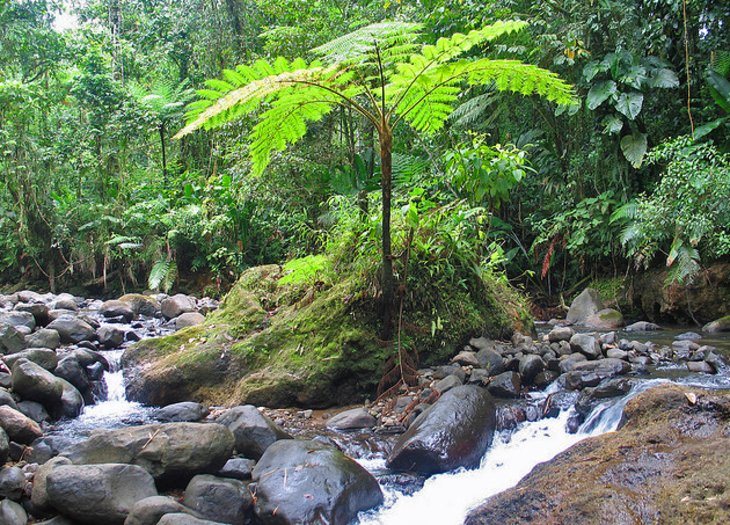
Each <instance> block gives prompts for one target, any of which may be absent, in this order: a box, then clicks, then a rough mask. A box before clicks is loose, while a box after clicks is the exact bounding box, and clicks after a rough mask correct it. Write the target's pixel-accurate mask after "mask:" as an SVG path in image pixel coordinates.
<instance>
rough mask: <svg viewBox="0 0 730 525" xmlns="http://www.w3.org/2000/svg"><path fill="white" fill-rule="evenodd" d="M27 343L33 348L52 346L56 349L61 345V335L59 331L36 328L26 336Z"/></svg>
mask: <svg viewBox="0 0 730 525" xmlns="http://www.w3.org/2000/svg"><path fill="white" fill-rule="evenodd" d="M25 341H26V344H27V345H28V346H29V347H31V348H50V349H51V350H56V349H57V348H58V347H59V346H61V336H59V335H58V332H56V331H55V330H51V329H48V328H41V329H39V330H36V331H35V332H33V333H32V334H30V335H29V336H27V337H26V338H25Z"/></svg>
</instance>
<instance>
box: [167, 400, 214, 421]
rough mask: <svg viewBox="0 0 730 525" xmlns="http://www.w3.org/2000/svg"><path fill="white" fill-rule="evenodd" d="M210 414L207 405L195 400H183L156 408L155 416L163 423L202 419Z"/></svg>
mask: <svg viewBox="0 0 730 525" xmlns="http://www.w3.org/2000/svg"><path fill="white" fill-rule="evenodd" d="M208 414H210V410H208V407H207V406H205V405H203V404H201V403H196V402H194V401H183V402H181V403H173V404H172V405H167V406H166V407H162V408H159V409H157V410H155V412H154V417H155V418H157V419H158V420H160V421H162V422H163V423H180V422H195V421H200V420H201V419H205V418H206V417H207V416H208Z"/></svg>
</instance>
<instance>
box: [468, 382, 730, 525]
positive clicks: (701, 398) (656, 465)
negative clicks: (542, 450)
mask: <svg viewBox="0 0 730 525" xmlns="http://www.w3.org/2000/svg"><path fill="white" fill-rule="evenodd" d="M624 418H625V420H626V424H625V426H624V427H623V428H622V429H621V430H619V431H618V432H611V433H608V434H604V435H602V436H598V437H595V438H589V439H586V440H584V441H582V442H580V443H578V444H577V445H574V446H573V447H571V448H569V449H568V450H566V451H565V452H563V453H561V454H559V455H558V456H556V457H555V458H554V459H553V460H552V461H549V462H547V463H543V464H541V465H538V466H537V467H535V469H533V471H532V472H531V473H530V474H528V475H527V476H526V477H525V478H524V479H523V480H522V481H520V483H519V484H518V485H517V486H516V487H514V488H512V489H509V490H507V491H505V492H502V493H500V494H498V495H496V496H493V497H491V498H489V499H488V500H487V501H486V502H485V503H484V504H482V505H481V506H479V507H477V508H476V509H474V510H473V511H472V512H471V513H470V514H469V516H468V517H467V520H466V523H467V525H479V524H486V523H504V524H518V523H528V522H529V523H581V524H585V525H591V524H596V525H598V524H603V523H664V524H667V525H670V524H677V525H684V524H687V523H730V456H728V454H727V449H728V446H730V435H729V433H728V430H729V429H730V394H729V393H728V392H717V391H715V392H710V391H702V390H698V389H692V388H686V387H680V386H662V387H658V388H654V389H651V390H648V391H647V392H644V393H643V394H640V395H639V396H637V397H635V398H634V399H632V400H631V401H630V402H629V403H628V404H627V406H626V409H625V411H624Z"/></svg>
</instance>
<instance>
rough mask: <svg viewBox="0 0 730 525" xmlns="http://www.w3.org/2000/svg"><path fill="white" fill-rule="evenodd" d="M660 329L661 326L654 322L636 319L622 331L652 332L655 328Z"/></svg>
mask: <svg viewBox="0 0 730 525" xmlns="http://www.w3.org/2000/svg"><path fill="white" fill-rule="evenodd" d="M661 329H662V327H661V326H659V325H658V324H656V323H650V322H648V321H637V322H635V323H632V324H630V325H628V326H627V327H626V328H624V331H626V332H654V331H656V330H661Z"/></svg>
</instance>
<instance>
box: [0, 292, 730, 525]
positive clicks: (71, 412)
mask: <svg viewBox="0 0 730 525" xmlns="http://www.w3.org/2000/svg"><path fill="white" fill-rule="evenodd" d="M0 305H2V312H0V346H1V347H2V353H3V357H2V362H3V363H4V364H5V367H6V368H5V370H4V371H3V372H0V385H2V389H0V427H2V429H3V431H4V432H0V456H2V457H0V459H1V460H2V462H3V463H4V464H5V466H4V467H3V468H2V470H0V497H2V498H3V499H2V501H0V523H8V524H13V525H14V524H16V523H17V524H22V523H35V522H38V523H40V522H41V521H39V520H43V519H46V520H47V521H45V522H43V523H49V524H56V525H58V524H69V523H89V524H98V523H120V524H121V523H126V524H130V525H134V524H150V525H153V524H156V523H160V524H205V523H209V524H210V523H230V524H243V523H263V524H268V523H272V524H278V523H341V524H344V523H350V522H359V523H362V524H383V525H384V524H402V523H410V522H420V523H434V524H436V523H438V524H444V523H454V524H456V523H463V522H464V520H465V519H468V520H469V522H470V523H491V522H492V521H491V520H492V518H491V516H496V515H500V516H507V515H510V516H512V517H511V518H510V519H512V521H509V520H507V519H506V518H505V520H506V521H507V522H514V523H520V522H523V521H525V520H532V521H535V520H537V521H538V522H546V523H547V522H560V521H561V519H562V518H560V516H563V515H570V516H572V517H571V519H572V520H573V521H576V520H577V522H579V523H583V522H585V523H589V522H590V520H588V521H586V520H585V519H584V520H581V519H580V518H579V517H576V516H580V513H581V512H586V513H590V512H595V510H596V508H598V507H596V506H591V505H589V504H588V503H587V502H588V501H589V500H591V499H592V498H595V497H597V496H596V494H598V493H597V492H596V490H597V489H595V486H596V484H597V483H598V484H599V485H600V484H601V483H603V484H604V485H605V486H609V485H610V484H609V485H606V483H605V480H607V479H608V480H610V481H611V483H614V485H610V487H612V488H608V489H604V491H603V492H600V491H599V492H600V494H599V496H600V498H603V500H607V501H612V500H613V499H615V498H616V497H617V496H616V495H612V494H614V492H615V494H618V495H621V496H620V498H619V500H617V501H620V505H622V507H620V509H619V510H616V509H614V510H615V512H616V514H615V515H616V516H620V517H621V519H619V521H621V520H623V519H624V517H625V516H628V515H631V512H634V511H635V510H636V509H637V508H641V509H650V510H648V511H646V512H644V511H642V512H644V514H641V515H642V516H644V515H646V516H650V515H651V516H656V515H661V513H662V512H665V513H666V512H669V511H668V510H666V509H675V507H677V505H679V504H678V503H677V504H675V503H676V502H674V498H675V497H678V498H680V500H679V501H682V498H684V497H685V496H687V494H684V493H682V494H680V491H679V487H681V483H678V482H677V483H675V482H673V483H672V484H665V483H663V479H664V477H665V476H674V478H672V479H674V480H676V479H683V478H682V476H686V477H687V479H690V480H691V481H692V482H693V483H694V484H695V485H696V484H697V483H699V482H700V481H702V479H701V478H702V476H701V475H700V474H698V473H697V472H696V471H692V470H691V469H690V466H691V463H692V462H691V460H687V459H686V458H687V457H696V458H700V459H701V460H702V461H701V464H702V466H703V469H706V470H707V471H708V475H707V477H706V479H707V480H708V481H707V483H705V485H707V487H709V488H706V489H703V490H704V492H702V491H697V490H694V491H692V493H691V494H690V496H689V497H691V501H692V502H693V503H692V505H694V507H693V508H695V509H699V508H701V507H702V505H701V502H702V501H704V500H701V499H698V498H700V495H702V494H703V495H704V496H703V497H705V498H714V499H710V500H709V501H711V502H712V505H711V506H712V509H714V510H712V512H711V513H709V514H707V513H705V514H706V515H708V516H711V517H712V519H715V520H717V519H719V517H723V516H724V517H727V514H728V513H727V511H726V510H723V509H726V508H728V507H727V506H725V505H724V503H722V502H723V501H725V497H726V487H725V484H724V481H721V480H722V479H726V477H725V478H723V477H722V472H723V471H722V469H724V468H725V467H724V466H723V465H724V462H723V461H719V460H718V461H715V460H712V458H715V455H713V454H714V453H713V452H711V451H705V447H706V446H712V447H715V448H716V449H721V447H722V446H726V445H727V443H725V442H726V441H727V440H728V439H730V438H729V437H728V436H730V430H727V429H728V428H730V426H728V425H727V424H726V423H725V420H726V410H725V409H724V408H723V407H725V406H726V405H727V404H730V401H728V399H730V398H729V397H728V396H727V395H726V394H725V393H724V392H723V391H722V390H718V389H724V388H728V387H730V378H729V377H728V374H727V368H726V364H725V357H724V356H725V355H726V352H727V346H726V345H727V340H726V339H723V338H722V337H720V338H717V336H715V339H712V340H708V339H707V337H708V336H707V334H700V333H680V332H666V331H665V332H663V334H664V335H663V336H659V337H656V334H659V332H647V331H646V329H648V328H655V327H653V326H650V325H646V324H643V325H642V324H638V325H634V326H633V327H631V329H633V330H640V331H628V332H605V331H603V332H596V331H594V332H587V331H585V329H584V328H580V327H567V326H554V327H545V328H544V329H543V330H542V331H541V333H540V335H539V336H538V337H530V336H526V335H521V334H516V335H515V336H514V337H513V338H512V339H511V340H510V341H493V340H490V339H488V338H484V337H478V338H474V339H472V340H470V341H469V342H468V344H467V345H465V346H464V347H463V348H462V349H461V351H458V352H455V355H454V356H453V358H452V359H451V361H450V362H449V363H446V364H443V365H441V366H436V367H430V368H425V369H422V370H419V373H418V378H419V380H418V385H416V386H414V387H409V388H406V387H403V388H402V389H401V391H400V392H399V393H398V395H396V396H395V397H393V398H392V399H389V400H383V401H378V402H376V403H372V404H368V405H365V406H361V407H355V408H352V409H350V410H345V411H340V410H334V409H331V410H318V411H312V410H307V409H278V410H270V409H259V408H256V407H254V406H251V405H243V406H235V407H232V408H228V407H208V406H204V405H201V404H199V403H196V402H193V401H185V402H181V403H175V404H172V405H169V406H166V407H162V408H155V407H144V406H142V405H140V404H138V403H133V402H129V401H127V400H126V399H125V395H124V378H123V371H122V370H120V368H119V366H120V365H119V363H120V362H121V355H122V353H123V351H124V349H125V348H126V347H127V346H129V345H131V344H134V342H136V341H138V340H140V339H143V338H149V337H158V336H161V335H165V334H169V333H172V332H173V331H175V330H178V329H181V328H184V327H186V326H190V325H193V324H196V323H199V322H201V321H202V320H203V317H204V315H205V314H206V313H207V312H209V311H211V310H212V309H215V308H216V304H215V303H214V302H213V301H209V300H201V301H198V300H195V299H194V298H191V297H187V296H182V295H178V296H173V297H167V296H163V295H160V296H156V297H149V296H142V295H128V296H124V297H121V298H120V299H119V300H115V301H106V302H102V301H94V300H87V299H80V298H76V297H72V296H69V295H67V294H61V295H58V296H56V295H50V294H45V295H41V294H35V293H33V292H21V293H18V294H13V295H11V296H4V297H0ZM181 333H182V332H181ZM652 338H653V339H661V343H654V342H652V341H651V339H652ZM708 342H709V343H712V344H704V343H708ZM667 385H668V386H667ZM654 387H658V388H654ZM697 387H705V388H710V389H712V390H711V391H708V390H698V389H697ZM627 403H629V405H628V406H629V409H627V411H626V413H625V415H624V411H623V408H624V406H625V405H626V404H627ZM627 422H628V423H627ZM621 425H624V426H625V428H624V429H622V430H620V431H619V432H618V434H616V435H624V434H626V436H627V437H626V439H625V442H626V443H628V444H629V445H625V446H626V447H629V448H628V449H624V448H622V445H620V443H621V442H622V439H623V438H616V440H613V441H611V439H610V438H609V437H606V436H603V437H601V436H602V435H603V434H605V433H606V432H609V431H612V430H615V429H616V428H618V427H619V426H621ZM649 428H650V429H649ZM632 432H633V434H632ZM637 432H638V433H637ZM650 434H651V435H650ZM610 435H612V434H609V435H608V436H610ZM592 436H595V437H592ZM652 436H655V437H654V438H652ZM652 439H654V441H652ZM579 442H580V443H581V445H580V446H579V447H578V448H575V447H573V448H569V447H571V445H574V444H576V443H579ZM680 445H681V447H684V448H683V449H682V450H683V454H684V455H682V454H679V453H674V454H673V455H672V454H670V452H671V451H670V449H672V447H676V446H680ZM581 447H583V448H581ZM566 449H568V451H567V452H562V451H564V450H566ZM576 450H577V451H581V450H588V451H589V452H586V454H588V455H587V456H586V455H584V453H583V452H576ZM706 453H707V455H705V454H706ZM556 454H557V455H558V456H557V458H556V459H555V460H554V461H551V462H550V463H548V464H546V465H547V466H542V467H540V468H539V469H536V470H534V471H533V472H532V474H530V476H528V477H527V478H525V479H524V480H523V481H520V480H521V479H522V478H523V477H524V476H525V475H527V474H528V473H530V471H531V470H532V469H533V467H534V466H535V465H537V464H538V463H540V462H542V461H548V460H551V459H552V458H553V457H554V456H556ZM617 454H619V456H620V457H621V458H624V459H623V460H620V461H619V460H616V459H615V458H616V455H617ZM662 454H665V455H664V456H663V455H662ZM666 454H670V456H671V457H669V456H666ZM692 454H693V455H694V456H692ZM652 455H653V456H652ZM654 457H656V458H660V459H657V460H655V459H652V458H654ZM353 458H354V459H353ZM611 458H613V459H611ZM662 458H663V459H662ZM715 459H717V458H715ZM586 461H588V462H589V463H590V468H589V469H588V470H586V469H584V468H583V466H582V465H584V464H587V463H585V462H586ZM606 462H609V463H610V469H608V467H607V468H604V466H605V465H606V464H607V463H606ZM637 465H638V466H637ZM634 467H636V468H635V469H634V470H632V468H634ZM601 469H603V470H601ZM611 469H613V470H611ZM609 471H610V473H609V474H606V472H609ZM541 472H546V474H544V475H541V474H540V473H541ZM599 472H601V474H600V475H599V474H598V473H599ZM576 473H578V474H576ZM601 476H604V477H601ZM573 479H580V480H581V484H580V485H579V486H578V488H577V489H576V488H575V487H573V488H572V489H571V488H570V487H571V486H572V485H571V480H573ZM649 479H651V483H650V485H651V487H649V489H647V490H646V491H644V489H643V488H642V487H643V484H644V483H648V482H647V481H646V480H649ZM553 481H554V482H555V490H554V491H551V490H550V487H551V484H552V483H553ZM518 482H519V485H517V487H516V488H515V489H510V488H511V487H513V486H514V485H515V484H517V483H518ZM561 483H562V484H563V485H561ZM601 486H603V485H601ZM591 487H593V488H591ZM508 489H509V490H508ZM629 490H633V491H634V492H632V493H631V494H629V493H628V492H627V491H629ZM504 491H507V492H504ZM700 493H701V494H700ZM525 494H527V496H525ZM627 494H629V495H627ZM490 496H491V498H490ZM487 498H490V499H487ZM485 500H487V501H486V502H485ZM446 501H448V504H445V502H446ZM685 501H690V500H685ZM480 504H482V506H479V505H480ZM606 505H608V503H606ZM652 505H653V506H652ZM672 505H674V507H673V506H672ZM679 506H680V507H681V505H679ZM624 507H625V508H626V509H629V510H625V511H623V510H621V509H624ZM685 507H687V506H686V505H685ZM566 509H567V510H566ZM632 509H633V510H632ZM675 510H676V509H675ZM600 512H603V513H605V512H607V510H606V509H604V508H603V507H601V509H600ZM621 512H624V514H622V513H621ZM652 512H653V513H654V514H652ZM708 512H709V511H708ZM500 513H502V514H500ZM564 513H567V514H564ZM571 513H572V514H571ZM657 513H659V514H657ZM723 513H725V514H723ZM685 514H686V513H685ZM705 514H702V516H704V515H705ZM467 515H468V518H467ZM599 515H602V514H599ZM683 515H684V514H683ZM697 516H700V515H699V514H697ZM617 519H618V518H617ZM642 519H643V518H642ZM647 519H648V518H647ZM685 521H686V520H685ZM720 521H722V519H720ZM596 523H597V521H596Z"/></svg>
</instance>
